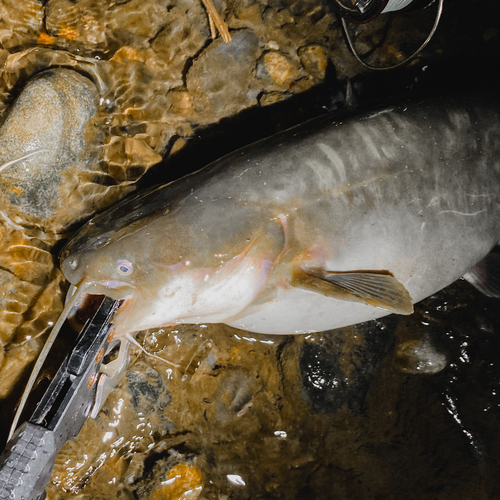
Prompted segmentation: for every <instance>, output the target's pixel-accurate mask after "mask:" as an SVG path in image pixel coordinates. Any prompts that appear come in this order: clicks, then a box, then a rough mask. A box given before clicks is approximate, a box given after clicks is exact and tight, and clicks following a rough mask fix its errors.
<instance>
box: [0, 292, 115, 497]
mask: <svg viewBox="0 0 500 500" xmlns="http://www.w3.org/2000/svg"><path fill="white" fill-rule="evenodd" d="M119 304H120V301H118V300H112V299H110V298H109V297H105V298H104V300H103V302H102V304H101V306H100V307H99V309H98V311H97V312H96V314H95V315H94V317H93V318H92V319H91V320H89V321H88V322H87V324H86V325H85V327H84V328H83V330H82V332H81V333H80V335H79V337H78V339H77V341H76V344H75V347H74V348H73V350H72V351H71V352H70V353H69V354H68V356H66V358H65V360H64V361H63V363H62V365H61V367H60V368H59V370H58V372H57V373H56V375H55V378H54V379H53V380H52V382H51V384H50V386H49V388H48V389H47V391H46V392H45V394H44V396H43V398H42V399H41V401H40V402H39V403H38V406H37V408H36V410H35V412H34V413H33V415H32V416H31V418H30V419H29V420H28V421H27V422H25V423H24V424H22V425H21V426H20V427H19V428H18V429H17V431H16V432H15V434H14V435H13V436H12V438H11V439H10V440H9V441H8V443H7V445H6V447H5V450H4V452H3V453H2V455H1V456H0V500H42V499H43V498H45V487H46V485H47V483H48V482H49V480H50V477H51V474H52V469H53V467H54V460H55V458H56V455H57V453H58V452H59V450H60V449H61V447H62V446H63V444H64V443H65V442H66V441H68V440H69V439H71V438H73V437H75V436H76V435H77V434H78V433H79V432H80V429H81V428H82V426H83V424H84V423H85V420H86V419H87V417H88V416H89V415H91V416H95V415H96V414H97V412H98V411H99V409H100V407H101V406H102V403H103V400H104V399H105V398H103V397H102V395H101V396H100V393H101V392H102V390H100V389H99V384H100V381H101V380H102V378H103V377H104V378H105V376H104V375H103V374H101V373H100V370H101V363H102V361H103V357H104V354H105V353H106V352H107V350H108V346H109V343H110V341H109V333H110V329H111V326H112V325H111V321H112V319H113V315H114V313H115V311H116V309H117V308H118V306H119Z"/></svg>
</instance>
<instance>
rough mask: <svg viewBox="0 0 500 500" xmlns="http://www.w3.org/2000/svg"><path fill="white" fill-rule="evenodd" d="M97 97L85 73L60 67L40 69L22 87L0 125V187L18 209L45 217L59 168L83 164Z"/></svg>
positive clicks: (51, 204) (50, 208)
mask: <svg viewBox="0 0 500 500" xmlns="http://www.w3.org/2000/svg"><path fill="white" fill-rule="evenodd" d="M97 99H98V94H97V90H96V89H95V87H94V84H93V83H92V82H91V81H90V80H89V79H88V78H86V77H84V76H82V75H80V74H79V73H77V72H75V71H72V70H69V69H63V68H58V69H53V70H49V71H44V72H43V73H40V75H39V76H37V77H35V78H34V79H33V80H31V81H30V82H29V83H28V84H27V85H26V87H25V88H24V89H23V91H22V93H21V95H20V96H19V97H18V98H17V100H16V101H15V103H14V105H13V106H12V108H11V111H10V112H9V114H8V115H7V118H6V119H5V121H4V123H3V125H2V127H1V128H0V187H1V189H2V191H3V193H4V194H5V195H7V197H8V200H9V201H10V203H12V204H13V205H16V206H18V207H19V208H20V211H22V212H23V213H27V214H29V215H32V216H38V217H40V218H42V219H45V218H47V217H48V216H49V215H51V214H52V212H53V210H54V206H55V199H56V198H57V196H58V186H59V183H60V182H61V172H62V171H63V170H65V169H68V168H70V167H71V168H75V167H76V168H83V167H85V165H86V163H87V162H88V161H89V160H88V158H87V157H86V156H85V154H84V153H85V150H86V141H85V127H86V125H87V123H88V121H89V119H90V118H91V117H92V116H94V114H95V113H96V109H97Z"/></svg>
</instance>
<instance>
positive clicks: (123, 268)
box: [116, 260, 134, 276]
mask: <svg viewBox="0 0 500 500" xmlns="http://www.w3.org/2000/svg"><path fill="white" fill-rule="evenodd" d="M116 270H117V271H118V272H119V273H120V274H123V276H128V275H129V274H132V271H133V270H134V266H133V265H132V263H131V262H129V261H128V260H119V261H118V263H117V264H116Z"/></svg>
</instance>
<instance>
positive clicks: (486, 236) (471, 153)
mask: <svg viewBox="0 0 500 500" xmlns="http://www.w3.org/2000/svg"><path fill="white" fill-rule="evenodd" d="M499 110H500V107H499V106H498V98H497V96H496V94H491V95H487V94H486V93H480V92H469V93H467V92H466V93H463V92H461V93H459V94H455V95H454V94H452V93H448V94H447V95H441V96H434V97H429V98H424V99H413V100H410V101H403V102H402V103H400V104H397V105H390V106H382V107H379V108H376V109H373V110H370V111H361V112H358V113H353V114H352V115H351V116H348V117H344V118H338V117H336V115H327V116H324V117H321V118H319V119H316V120H313V121H311V122H308V123H306V124H304V125H301V126H298V127H295V128H293V129H290V130H288V131H285V132H283V133H281V134H278V135H276V136H273V137H271V138H268V139H265V140H263V141H260V142H258V143H255V144H252V145H250V146H247V147H245V148H243V149H241V150H238V151H236V152H234V153H232V154H230V155H228V156H226V157H224V158H222V159H220V160H218V161H216V162H214V163H212V164H211V165H209V166H207V167H205V168H204V169H202V170H201V171H199V172H196V173H194V174H191V175H189V176H187V177H185V178H182V179H180V180H177V181H174V182H173V183H170V184H168V185H165V186H160V187H156V188H153V189H151V190H148V191H146V192H143V193H139V194H138V195H136V196H135V197H133V198H131V199H128V200H125V201H123V202H121V203H119V204H118V205H116V206H115V207H112V208H111V209H110V210H108V211H106V212H104V213H103V214H101V215H99V216H97V217H95V218H94V219H93V220H92V221H91V222H89V223H88V224H87V225H86V226H84V227H83V228H82V229H81V230H80V231H79V232H78V233H77V234H76V235H75V237H74V239H73V240H72V241H70V242H69V244H68V245H67V246H66V247H65V249H63V252H62V254H61V266H62V270H63V273H64V275H65V276H66V278H67V279H68V280H69V281H70V282H71V283H72V284H74V285H77V286H78V285H81V284H82V283H83V282H85V283H91V284H92V285H91V286H89V288H88V292H89V293H106V294H107V295H110V296H112V297H114V298H123V297H129V298H130V299H131V300H130V301H129V302H128V305H125V306H124V307H123V308H122V310H121V311H119V312H118V314H117V317H116V318H115V326H116V330H117V334H118V335H120V334H125V333H133V332H135V331H139V330H142V329H145V328H153V327H159V326H165V325H167V324H176V323H208V322H222V323H227V324H230V325H232V326H235V327H237V328H241V329H244V330H248V331H252V332H261V333H274V334H287V333H288V334H290V333H307V332H313V331H322V330H328V329H333V328H339V327H342V326H346V325H349V324H355V323H359V322H362V321H367V320H371V319H375V318H378V317H381V316H384V315H386V314H388V311H387V310H385V309H380V308H377V307H373V306H369V305H365V304H362V303H353V302H346V301H343V300H338V299H335V298H331V297H326V296H324V295H321V294H318V293H315V292H314V291H311V290H305V289H301V288H298V287H294V286H292V285H291V275H292V273H293V270H294V269H296V268H297V266H300V268H301V269H303V270H306V271H307V270H308V269H318V268H321V269H324V270H325V271H328V272H341V271H359V270H367V271H384V272H389V273H391V274H392V275H393V276H394V277H395V278H396V279H397V280H398V281H399V282H400V283H401V284H402V285H403V286H404V287H405V288H406V290H407V291H408V292H409V294H410V296H411V298H412V300H413V302H414V303H415V302H418V301H420V300H422V299H423V298H425V297H427V296H429V295H431V294H433V293H435V292H436V291H438V290H440V289H442V288H444V287H445V286H447V285H449V284H450V283H452V282H453V281H455V280H456V279H458V278H459V277H461V276H462V275H463V274H465V273H466V272H467V271H468V270H469V269H470V268H471V267H472V266H474V265H475V264H476V263H477V262H479V261H480V260H481V259H482V258H483V257H484V256H485V255H486V254H487V253H488V252H489V251H490V250H491V249H492V248H493V246H494V245H495V244H496V243H497V242H498V241H499V240H500V217H499V216H500V111H499ZM121 260H124V261H126V262H128V263H132V265H133V268H134V270H133V272H132V273H131V274H130V276H122V275H120V274H119V273H118V271H117V262H119V261H121Z"/></svg>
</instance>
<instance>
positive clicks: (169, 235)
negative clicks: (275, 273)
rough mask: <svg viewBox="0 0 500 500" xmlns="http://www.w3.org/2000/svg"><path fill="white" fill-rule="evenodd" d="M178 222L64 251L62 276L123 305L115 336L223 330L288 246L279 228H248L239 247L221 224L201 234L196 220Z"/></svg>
mask: <svg viewBox="0 0 500 500" xmlns="http://www.w3.org/2000/svg"><path fill="white" fill-rule="evenodd" d="M180 219H181V220H180ZM180 219H179V218H176V217H174V216H170V217H167V216H165V217H161V218H156V219H151V220H149V221H142V223H141V224H131V225H129V226H127V227H126V228H122V229H118V230H116V229H114V230H112V231H108V232H102V233H99V235H98V236H97V235H96V236H95V237H94V236H91V237H89V234H90V233H91V232H92V231H90V232H89V230H88V229H87V228H84V231H85V232H86V236H85V238H82V235H79V234H77V236H76V238H75V239H74V241H72V242H70V243H69V245H68V246H67V247H66V248H65V249H63V252H62V254H61V268H62V271H63V273H64V275H65V277H66V278H67V279H68V281H70V282H71V283H72V284H73V285H74V286H75V287H77V289H79V290H81V291H80V292H79V293H84V294H103V295H107V296H109V297H111V298H113V299H122V300H123V301H124V302H123V305H122V306H121V307H120V309H119V310H118V312H117V313H116V315H115V319H114V326H115V335H121V334H126V333H134V332H137V331H140V330H145V329H148V328H157V327H161V326H168V325H174V324H179V323H216V322H224V321H225V320H227V318H230V317H232V316H234V315H235V314H238V313H239V312H240V311H241V310H242V309H244V308H245V307H247V306H248V305H249V304H250V303H251V302H252V301H253V300H254V299H255V297H256V296H257V294H258V293H259V292H260V291H261V290H262V288H263V287H264V286H265V284H266V282H267V279H268V277H269V275H270V273H271V269H272V266H273V262H274V261H275V259H276V256H277V255H278V254H279V252H280V251H281V249H282V245H283V237H282V230H281V226H280V224H279V223H276V222H275V221H270V222H268V226H269V228H268V229H269V230H266V229H265V228H264V229H263V228H262V227H261V225H260V224H258V225H257V226H258V227H253V228H248V231H245V238H240V239H237V240H236V241H235V239H234V238H233V237H232V236H233V235H234V230H233V229H231V230H230V231H229V235H228V234H227V233H226V229H225V228H226V226H224V229H223V230H221V224H220V223H219V222H218V220H216V223H214V225H213V227H209V226H210V225H209V224H203V226H202V227H201V226H200V220H201V218H200V217H198V216H197V217H196V218H189V219H188V218H185V217H184V216H182V217H181V218H180ZM193 219H195V221H193ZM240 226H241V224H240ZM202 229H203V230H202ZM77 307H78V303H77Z"/></svg>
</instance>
